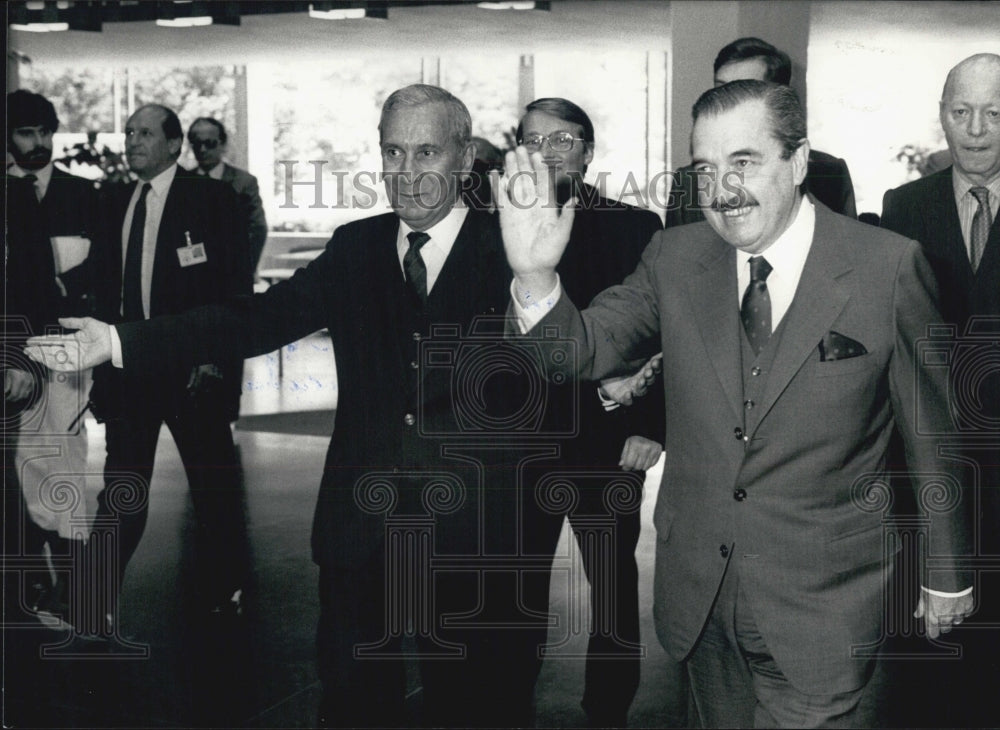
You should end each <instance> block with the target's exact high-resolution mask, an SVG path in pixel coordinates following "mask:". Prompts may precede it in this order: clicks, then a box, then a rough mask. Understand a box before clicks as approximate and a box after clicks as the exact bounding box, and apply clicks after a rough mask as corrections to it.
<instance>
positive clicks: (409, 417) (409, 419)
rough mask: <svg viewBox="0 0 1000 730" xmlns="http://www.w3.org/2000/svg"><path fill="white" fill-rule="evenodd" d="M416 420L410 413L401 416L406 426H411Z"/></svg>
mask: <svg viewBox="0 0 1000 730" xmlns="http://www.w3.org/2000/svg"><path fill="white" fill-rule="evenodd" d="M416 422H417V417H416V416H414V415H413V414H412V413H407V414H406V415H405V416H403V423H405V424H406V425H407V426H412V425H413V424H414V423H416Z"/></svg>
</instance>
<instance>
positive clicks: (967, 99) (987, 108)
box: [940, 53, 1000, 185]
mask: <svg viewBox="0 0 1000 730" xmlns="http://www.w3.org/2000/svg"><path fill="white" fill-rule="evenodd" d="M940 117H941V126H942V128H943V129H944V136H945V138H946V139H947V140H948V149H949V150H950V151H951V156H952V159H953V160H954V164H955V169H956V170H958V171H959V172H960V173H962V174H963V175H965V177H967V178H968V179H969V180H970V181H971V182H972V183H974V184H975V185H987V184H989V183H990V182H992V181H993V180H995V179H996V178H997V176H998V175H1000V55H997V54H995V53H978V54H976V55H975V56H969V58H966V59H965V60H964V61H962V62H961V63H959V64H958V65H957V66H955V68H953V69H952V70H951V71H949V72H948V78H947V79H946V80H945V83H944V90H943V91H942V92H941V104H940Z"/></svg>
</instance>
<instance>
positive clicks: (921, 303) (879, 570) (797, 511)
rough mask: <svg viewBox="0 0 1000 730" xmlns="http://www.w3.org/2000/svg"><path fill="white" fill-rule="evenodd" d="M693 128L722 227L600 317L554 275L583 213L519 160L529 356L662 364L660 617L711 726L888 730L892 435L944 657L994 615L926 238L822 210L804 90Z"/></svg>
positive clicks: (516, 189) (518, 266)
mask: <svg viewBox="0 0 1000 730" xmlns="http://www.w3.org/2000/svg"><path fill="white" fill-rule="evenodd" d="M693 116H694V129H693V131H692V145H691V146H692V152H693V159H694V165H695V169H696V170H697V171H698V172H700V173H704V176H705V177H706V178H709V179H711V180H712V189H711V191H710V192H711V198H712V201H713V202H712V204H711V206H710V207H709V208H708V209H707V210H706V218H707V221H706V222H702V223H697V224H694V225H690V226H684V227H681V228H677V229H667V230H665V231H663V232H660V233H657V234H656V235H655V236H654V237H653V240H652V241H651V242H650V244H649V246H648V247H647V248H646V250H645V252H644V254H643V257H642V261H641V262H640V264H639V266H638V267H637V268H636V270H635V272H634V273H633V274H631V275H630V276H629V277H628V278H627V279H626V280H625V281H624V283H623V284H621V285H620V286H616V287H612V288H611V289H608V290H606V291H604V292H603V293H601V294H599V295H598V296H597V297H596V298H595V299H594V301H593V302H592V303H591V306H590V307H589V308H588V309H587V310H585V311H584V312H583V313H582V314H581V313H580V312H578V311H577V309H576V308H575V307H574V306H573V304H572V302H571V301H570V299H569V298H568V297H566V296H564V295H563V293H562V291H561V285H560V283H559V279H558V277H557V275H556V273H555V268H556V264H557V263H558V262H559V259H560V257H561V256H562V253H563V250H564V248H565V245H566V241H567V240H568V238H569V231H570V228H571V226H572V222H573V211H572V205H568V206H567V207H565V208H564V209H563V211H562V213H561V214H560V213H559V212H558V207H557V206H555V205H554V204H553V200H554V199H553V198H551V197H550V196H549V187H550V186H549V185H548V183H547V181H546V175H545V167H544V165H543V164H542V160H541V158H540V156H537V155H533V156H532V157H531V158H529V157H528V155H527V153H526V152H525V151H524V150H523V149H519V150H518V151H517V152H516V154H515V153H511V154H509V155H508V161H507V175H508V178H507V183H508V185H507V188H506V190H507V195H508V196H509V197H510V198H511V200H512V201H513V202H510V201H506V200H503V199H502V200H500V208H501V222H502V225H503V232H504V244H505V247H506V250H507V257H508V260H509V262H510V265H511V269H512V270H513V272H514V274H515V281H514V286H513V291H512V293H513V295H514V301H515V306H514V310H515V313H516V314H517V316H518V318H519V319H520V322H521V328H522V330H523V331H525V332H528V335H529V336H531V335H532V334H533V332H544V333H547V335H548V337H549V338H550V339H551V336H552V332H553V331H554V328H558V330H559V333H560V336H563V337H565V336H568V337H569V338H571V339H573V340H574V341H576V342H577V343H578V346H579V348H580V353H579V357H578V363H579V365H578V370H579V372H580V374H581V375H580V376H581V377H583V378H587V379H599V378H604V377H608V376H611V375H615V374H619V373H624V372H629V371H630V370H634V369H635V368H636V367H637V366H638V365H640V364H641V363H642V362H644V361H645V360H646V359H648V358H649V357H650V356H651V355H653V354H654V353H656V352H657V351H660V350H662V352H663V378H664V398H665V402H666V437H665V440H664V446H665V451H666V459H665V467H664V472H663V482H662V484H661V487H660V491H659V496H658V501H657V504H656V510H655V514H654V523H655V526H656V529H657V549H656V550H657V552H656V571H655V574H656V579H655V580H656V582H655V587H654V595H655V608H654V611H655V620H656V629H657V634H658V637H659V639H660V642H661V643H662V644H663V646H664V647H665V648H666V650H667V652H668V654H669V655H670V656H671V657H672V658H673V659H674V660H676V661H682V662H684V664H685V665H686V669H687V675H688V678H689V679H690V685H691V697H692V699H693V707H694V708H695V711H696V713H697V721H699V722H700V723H701V724H702V725H703V726H706V727H746V726H757V727H765V726H766V727H770V726H785V727H812V726H840V725H845V726H866V725H871V724H872V722H873V720H874V719H875V715H874V713H875V708H876V707H877V706H878V701H877V699H876V701H866V702H862V701H861V700H862V697H864V696H866V692H865V690H866V687H869V684H870V690H876V689H878V687H879V685H877V684H876V683H870V682H869V680H870V678H871V676H872V672H873V670H874V668H875V667H874V665H875V659H874V658H873V657H872V655H871V653H868V654H867V655H866V654H865V652H863V651H862V652H860V654H859V652H857V651H856V650H858V649H863V648H864V647H873V646H877V645H878V642H879V640H880V638H881V637H882V636H883V627H882V619H883V613H884V611H885V609H884V608H883V606H884V605H885V604H884V598H885V595H886V590H887V587H888V585H889V581H890V579H891V576H892V567H891V566H892V564H893V560H892V558H893V554H892V553H893V552H894V551H892V550H888V549H887V546H888V545H890V544H892V543H891V542H889V541H887V539H886V536H885V535H884V532H883V531H884V525H883V522H882V512H881V511H880V510H878V509H877V506H878V504H879V501H878V497H879V496H881V490H882V489H883V487H882V486H881V485H883V484H884V483H885V474H886V471H887V468H888V467H887V463H886V455H887V447H888V444H889V436H890V433H891V432H892V429H893V426H894V424H895V425H896V426H898V428H899V429H900V431H901V432H902V434H903V437H904V440H905V443H906V455H907V461H908V465H909V469H910V471H911V474H912V475H913V482H914V487H915V489H916V490H917V492H918V496H919V497H920V499H919V500H918V501H919V502H920V504H921V505H922V506H924V507H925V511H926V512H927V516H928V524H929V527H928V535H927V537H928V553H929V554H930V555H933V556H934V557H935V560H938V561H939V562H937V563H935V565H934V568H935V569H934V570H925V571H924V572H923V573H922V574H921V575H920V577H919V580H920V584H921V586H922V590H921V596H920V600H919V605H918V607H917V611H916V614H915V615H916V617H917V618H918V619H920V618H922V619H924V626H925V628H926V631H927V633H928V634H929V635H930V636H931V637H936V636H938V634H939V632H944V631H949V630H950V628H951V626H952V625H954V624H957V623H960V622H961V621H962V619H963V618H964V617H965V616H966V615H967V614H968V613H969V611H970V610H971V609H972V605H973V604H972V595H971V594H972V589H971V585H972V584H971V582H970V578H971V577H970V576H969V575H968V574H967V573H966V572H964V571H962V570H960V569H959V567H958V564H957V561H956V560H955V556H963V555H966V554H968V553H969V525H968V515H967V513H966V511H965V506H966V505H965V499H964V498H965V487H966V486H967V484H968V482H967V474H966V472H965V471H964V468H963V467H964V464H963V462H960V461H957V460H950V459H948V458H946V457H943V456H941V455H939V453H938V449H937V447H938V444H939V439H938V438H936V437H934V436H930V435H928V434H933V433H941V432H944V431H947V430H948V429H947V428H946V422H947V421H948V419H949V418H950V417H949V412H948V403H947V397H948V396H947V393H948V390H947V382H946V380H947V374H946V373H944V372H941V370H943V369H935V370H933V371H932V370H930V369H927V368H924V367H923V366H922V362H921V359H920V358H919V357H918V354H919V352H920V349H919V345H918V343H919V340H920V338H921V337H922V336H924V333H925V327H926V325H927V324H928V323H933V322H940V315H939V314H938V311H937V309H936V306H935V292H934V284H933V274H932V272H931V270H930V267H929V266H928V264H927V262H926V260H925V259H924V257H923V255H922V254H921V250H920V246H919V245H918V244H917V243H916V242H914V241H909V240H907V239H904V238H902V237H901V236H898V235H895V234H891V233H888V232H886V231H882V230H879V229H877V228H874V227H871V226H866V225H864V224H860V223H857V222H856V221H854V220H852V219H850V218H847V217H845V216H842V215H838V214H835V213H833V212H832V211H831V210H830V209H829V208H827V207H826V206H824V205H823V204H822V203H820V202H818V201H817V200H816V199H815V198H814V197H813V196H812V195H803V193H802V190H801V187H800V186H801V185H802V181H803V179H804V178H805V175H806V169H807V161H808V155H809V142H808V140H807V139H806V124H805V117H804V114H803V112H802V108H801V106H800V104H799V102H798V99H797V98H796V96H795V93H794V92H793V91H792V90H791V89H789V88H788V87H785V86H781V85H778V84H774V83H769V82H762V81H755V80H743V81H734V82H732V83H729V84H725V85H723V86H720V87H718V88H715V89H711V90H709V91H707V92H706V93H705V94H703V95H702V97H701V98H700V99H699V100H698V102H697V103H696V104H695V107H694V111H693ZM501 182H502V181H501ZM495 187H498V188H500V187H501V186H500V185H497V186H495ZM540 201H545V202H544V204H531V203H532V202H534V203H539V202H540ZM539 323H540V324H541V327H539V328H537V329H533V327H534V325H536V324H539ZM538 343H539V347H545V346H546V344H545V343H546V338H545V337H544V336H542V337H541V338H540V339H539V340H538ZM918 417H919V419H920V422H919V423H918ZM936 489H937V490H938V491H935V490H936ZM936 497H941V498H942V499H941V500H940V501H935V498H936ZM896 618H898V617H896ZM858 654H859V655H858ZM692 721H694V718H692Z"/></svg>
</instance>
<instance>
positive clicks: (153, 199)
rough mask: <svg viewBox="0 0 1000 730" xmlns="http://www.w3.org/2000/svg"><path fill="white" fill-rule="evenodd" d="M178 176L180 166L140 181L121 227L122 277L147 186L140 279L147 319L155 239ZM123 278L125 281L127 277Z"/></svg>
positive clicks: (143, 307)
mask: <svg viewBox="0 0 1000 730" xmlns="http://www.w3.org/2000/svg"><path fill="white" fill-rule="evenodd" d="M176 174H177V165H171V166H170V167H168V168H167V169H166V170H164V171H163V172H161V173H160V174H159V175H157V176H156V177H154V178H153V179H152V180H148V181H146V180H139V181H138V184H137V185H136V186H135V190H133V191H132V198H131V200H129V203H128V209H127V210H126V211H125V222H124V223H123V224H122V273H123V274H124V272H125V258H126V256H128V234H129V231H131V230H132V215H133V213H135V205H136V203H138V202H139V195H140V194H141V193H142V186H143V184H144V183H146V182H148V183H149V184H150V190H149V193H148V194H147V195H146V226H145V228H144V229H143V233H142V274H141V278H140V285H141V287H142V311H143V314H144V315H145V316H146V317H147V318H148V317H149V298H150V291H151V290H152V287H153V261H154V259H155V258H156V237H157V235H158V234H159V231H160V219H161V218H163V206H164V204H165V203H166V202H167V193H169V192H170V185H171V184H172V183H173V182H174V175H176ZM122 278H123V279H124V276H123V277H122ZM122 284H123V292H122V307H124V306H125V297H124V281H123V282H122ZM123 313H124V310H123Z"/></svg>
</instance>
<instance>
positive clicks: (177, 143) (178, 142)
mask: <svg viewBox="0 0 1000 730" xmlns="http://www.w3.org/2000/svg"><path fill="white" fill-rule="evenodd" d="M183 146H184V138H183V137H178V138H177V139H168V140H167V149H168V150H170V154H171V155H172V156H173V157H175V158H177V157H180V156H181V147H183Z"/></svg>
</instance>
